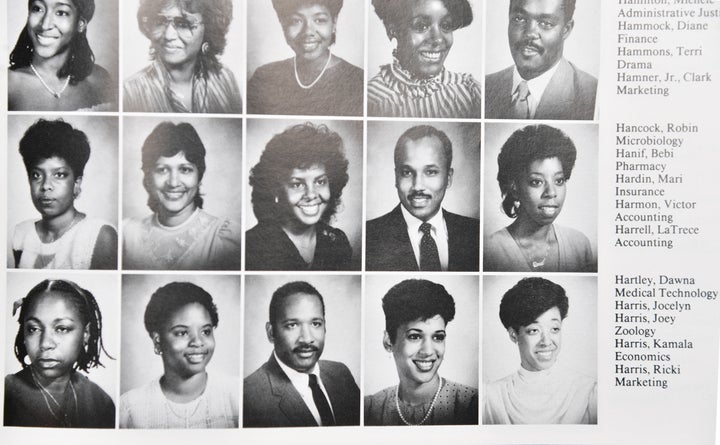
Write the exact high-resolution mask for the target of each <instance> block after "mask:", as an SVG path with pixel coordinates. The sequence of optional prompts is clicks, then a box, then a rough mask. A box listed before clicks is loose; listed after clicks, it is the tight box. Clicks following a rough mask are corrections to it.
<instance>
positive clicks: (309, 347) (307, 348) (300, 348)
mask: <svg viewBox="0 0 720 445" xmlns="http://www.w3.org/2000/svg"><path fill="white" fill-rule="evenodd" d="M292 351H293V352H294V353H300V352H319V351H320V350H319V349H318V347H317V346H314V345H300V346H297V347H295V348H293V350H292Z"/></svg>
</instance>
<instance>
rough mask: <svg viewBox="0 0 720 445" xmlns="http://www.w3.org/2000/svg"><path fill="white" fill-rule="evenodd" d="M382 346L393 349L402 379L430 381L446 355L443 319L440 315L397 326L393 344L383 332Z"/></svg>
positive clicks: (415, 381) (417, 383)
mask: <svg viewBox="0 0 720 445" xmlns="http://www.w3.org/2000/svg"><path fill="white" fill-rule="evenodd" d="M384 343H385V348H386V349H388V350H391V351H392V354H393V358H394V359H395V366H396V367H397V371H398V376H399V377H400V381H401V382H408V383H412V384H415V385H420V384H423V383H429V382H431V381H432V380H433V379H434V378H435V375H436V374H437V372H438V369H439V368H440V364H441V363H442V360H443V356H444V355H445V320H443V318H442V317H441V316H440V315H435V316H434V317H431V318H428V319H427V320H421V319H419V318H418V319H417V320H414V321H410V322H407V323H403V324H401V325H400V326H398V328H397V332H396V337H395V343H394V344H391V343H390V338H389V336H388V335H387V333H386V334H385V340H384Z"/></svg>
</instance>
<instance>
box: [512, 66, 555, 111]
mask: <svg viewBox="0 0 720 445" xmlns="http://www.w3.org/2000/svg"><path fill="white" fill-rule="evenodd" d="M562 60H563V59H562V58H561V59H560V60H558V61H557V63H556V64H555V65H553V66H552V68H550V69H549V70H547V71H545V72H544V73H542V74H541V75H539V76H537V77H535V78H534V79H530V80H526V82H527V86H528V90H529V91H530V95H529V96H528V106H529V107H530V118H534V117H535V112H536V111H537V107H538V105H539V104H540V99H542V95H543V93H544V92H545V88H547V86H548V84H549V83H550V80H551V79H552V77H553V76H554V75H555V71H557V69H558V66H560V61H562ZM523 80H525V79H523V78H522V76H520V72H519V71H518V69H517V66H515V68H514V71H513V83H512V90H511V91H512V95H513V96H512V99H513V100H514V99H515V95H516V94H517V93H516V90H517V87H518V85H520V82H522V81H523Z"/></svg>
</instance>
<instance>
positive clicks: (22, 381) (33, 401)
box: [2, 272, 120, 428]
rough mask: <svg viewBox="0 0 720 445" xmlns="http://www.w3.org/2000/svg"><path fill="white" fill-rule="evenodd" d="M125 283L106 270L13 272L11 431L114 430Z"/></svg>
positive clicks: (9, 305) (8, 384)
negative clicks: (18, 428) (121, 290)
mask: <svg viewBox="0 0 720 445" xmlns="http://www.w3.org/2000/svg"><path fill="white" fill-rule="evenodd" d="M119 281H120V280H119V277H118V276H117V275H116V274H111V273H107V272H102V273H98V274H81V273H78V272H60V273H54V274H53V275H52V276H48V275H47V274H46V273H42V274H41V273H38V272H30V273H18V272H13V273H10V274H8V277H7V294H6V295H7V298H4V299H3V305H4V306H5V307H4V309H3V311H2V312H3V314H4V317H5V319H4V325H5V330H4V333H5V335H4V337H3V338H4V339H5V341H4V343H5V345H4V349H5V352H4V358H5V374H6V375H5V402H4V409H3V413H4V414H3V424H4V425H5V426H24V427H47V428H115V406H116V404H117V377H118V368H119V366H118V358H119V353H120V349H119V346H120V341H119V338H118V332H119V331H118V328H119V323H120V316H119V314H120V295H119Z"/></svg>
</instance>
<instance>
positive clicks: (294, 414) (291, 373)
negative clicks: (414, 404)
mask: <svg viewBox="0 0 720 445" xmlns="http://www.w3.org/2000/svg"><path fill="white" fill-rule="evenodd" d="M269 312H270V315H269V321H268V322H267V323H266V324H265V331H266V334H267V337H268V340H269V341H270V343H272V344H273V345H274V350H273V353H272V355H271V356H270V359H269V360H268V361H267V362H266V363H265V364H264V365H262V366H261V367H260V368H259V369H258V370H257V371H255V372H253V373H252V374H250V375H249V376H248V377H247V378H245V381H244V398H243V426H244V427H286V426H335V425H359V423H360V390H359V389H358V386H357V384H356V383H355V379H353V377H352V374H351V373H350V370H349V369H348V368H347V366H345V365H344V364H342V363H339V362H333V361H329V360H320V356H321V355H322V352H323V347H324V345H325V331H326V330H325V302H324V300H323V297H322V295H320V293H319V292H318V291H317V289H315V288H314V287H313V286H312V285H311V284H309V283H307V282H305V281H293V282H290V283H286V284H284V285H282V286H280V287H279V288H278V289H277V290H276V291H275V292H274V293H273V295H272V299H271V300H270V311H269Z"/></svg>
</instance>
